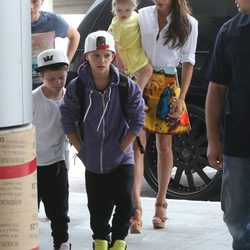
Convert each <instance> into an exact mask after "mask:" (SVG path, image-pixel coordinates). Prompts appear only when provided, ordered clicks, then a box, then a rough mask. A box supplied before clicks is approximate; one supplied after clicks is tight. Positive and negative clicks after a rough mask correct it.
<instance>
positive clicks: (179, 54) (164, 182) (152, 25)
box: [131, 0, 198, 233]
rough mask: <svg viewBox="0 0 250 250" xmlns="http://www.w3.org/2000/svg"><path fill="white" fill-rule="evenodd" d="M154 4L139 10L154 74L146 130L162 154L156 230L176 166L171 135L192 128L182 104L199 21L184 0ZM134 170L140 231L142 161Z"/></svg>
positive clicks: (134, 228) (135, 224) (134, 224)
mask: <svg viewBox="0 0 250 250" xmlns="http://www.w3.org/2000/svg"><path fill="white" fill-rule="evenodd" d="M154 2H155V5H153V6H149V7H145V8H142V9H140V10H139V24H140V29H141V35H142V44H143V47H144V49H145V52H146V54H147V56H148V58H149V61H150V63H151V65H152V66H153V70H154V72H153V75H152V77H151V79H150V81H149V83H148V84H147V86H146V88H145V90H144V95H145V101H146V105H147V108H148V110H147V113H146V119H145V129H146V130H147V131H150V132H153V133H155V134H156V147H157V152H158V155H157V171H158V193H157V197H156V202H155V215H154V217H153V226H154V228H164V227H165V221H166V218H167V217H166V208H167V203H166V192H167V187H168V184H169V181H170V177H171V172H172V167H173V153H172V135H173V134H180V133H185V132H187V131H189V130H190V129H191V127H190V122H189V117H188V113H187V110H186V106H185V102H184V100H185V97H186V93H187V90H188V88H189V85H190V81H191V78H192V73H193V65H194V63H195V50H196V44H197V37H198V22H197V20H196V19H195V18H193V17H192V16H191V15H190V9H189V6H188V5H187V2H186V0H155V1H154ZM179 64H181V66H182V77H181V88H180V87H179V83H178V79H177V74H176V67H177V66H178V65H179ZM144 133H145V132H144ZM144 137H145V135H144ZM142 141H143V140H142ZM141 157H142V156H141ZM135 167H136V169H135V170H136V171H135V182H134V190H133V195H134V202H135V208H136V210H135V214H134V216H133V217H132V218H131V232H133V233H140V232H141V227H142V221H141V215H142V208H141V202H140V192H141V183H142V178H143V160H141V159H137V160H136V166H135Z"/></svg>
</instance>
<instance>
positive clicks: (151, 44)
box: [139, 6, 198, 68]
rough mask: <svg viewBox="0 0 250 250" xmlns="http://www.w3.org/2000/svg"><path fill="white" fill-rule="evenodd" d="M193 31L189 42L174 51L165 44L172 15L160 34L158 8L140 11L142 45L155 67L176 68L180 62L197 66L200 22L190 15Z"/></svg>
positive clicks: (152, 7) (151, 7)
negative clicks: (196, 52) (196, 56)
mask: <svg viewBox="0 0 250 250" xmlns="http://www.w3.org/2000/svg"><path fill="white" fill-rule="evenodd" d="M188 19H189V21H190V23H191V26H192V30H191V34H190V35H189V37H188V39H187V41H186V42H185V44H184V45H183V46H182V47H181V48H177V49H172V48H170V47H169V46H168V44H167V45H164V42H165V33H166V30H167V29H168V27H169V24H170V22H171V14H170V15H168V16H167V24H166V26H165V27H164V28H163V29H162V30H161V32H160V34H159V39H158V40H156V37H157V34H158V33H159V27H158V21H157V10H156V6H149V7H145V8H142V9H140V10H139V25H140V29H141V37H142V45H143V48H144V50H145V52H146V54H147V56H148V58H149V61H150V63H151V64H152V65H153V66H157V67H160V68H166V67H176V66H178V64H179V63H180V62H182V63H183V62H189V63H191V64H192V65H194V64H195V51H196V44H197V37H198V21H197V20H196V19H195V18H193V17H192V16H190V15H188Z"/></svg>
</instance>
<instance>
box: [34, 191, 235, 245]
mask: <svg viewBox="0 0 250 250" xmlns="http://www.w3.org/2000/svg"><path fill="white" fill-rule="evenodd" d="M168 203H169V205H168V207H169V208H168V221H167V226H166V228H165V229H161V230H154V229H153V227H152V224H151V218H152V216H153V213H154V200H153V199H152V198H142V205H143V209H144V210H143V224H144V226H143V232H142V234H140V235H129V236H128V237H127V244H128V248H127V249H128V250H229V249H231V237H230V235H229V234H228V231H227V229H226V227H225V225H224V223H223V221H222V213H221V210H220V204H219V202H199V201H185V200H169V201H168ZM69 215H70V217H71V222H70V224H69V233H70V242H72V246H73V248H72V249H73V250H91V249H92V248H91V244H92V238H91V234H92V233H91V230H90V229H89V213H88V209H87V200H86V195H85V194H83V193H70V211H69ZM40 216H41V217H43V216H44V212H43V210H41V212H40ZM39 227H40V245H39V247H40V248H39V249H40V250H48V249H52V240H51V236H50V223H49V222H39Z"/></svg>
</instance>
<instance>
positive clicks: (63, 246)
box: [58, 242, 71, 250]
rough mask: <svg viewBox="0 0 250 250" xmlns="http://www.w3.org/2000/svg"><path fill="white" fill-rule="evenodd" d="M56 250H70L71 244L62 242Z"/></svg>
mask: <svg viewBox="0 0 250 250" xmlns="http://www.w3.org/2000/svg"><path fill="white" fill-rule="evenodd" d="M58 250H71V244H70V243H68V242H64V243H62V244H61V246H60V247H59V249H58Z"/></svg>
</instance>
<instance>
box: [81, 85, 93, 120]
mask: <svg viewBox="0 0 250 250" xmlns="http://www.w3.org/2000/svg"><path fill="white" fill-rule="evenodd" d="M92 93H93V90H91V91H90V93H89V106H88V108H87V110H86V113H85V115H84V117H83V122H85V120H86V118H87V115H88V113H89V110H90V107H91V105H92V99H91V95H92Z"/></svg>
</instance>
